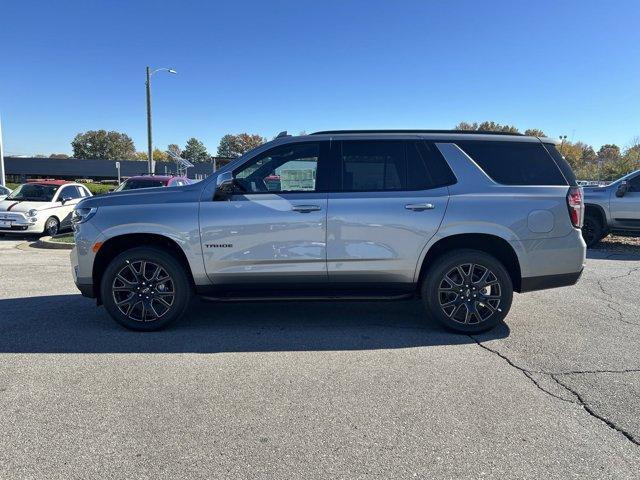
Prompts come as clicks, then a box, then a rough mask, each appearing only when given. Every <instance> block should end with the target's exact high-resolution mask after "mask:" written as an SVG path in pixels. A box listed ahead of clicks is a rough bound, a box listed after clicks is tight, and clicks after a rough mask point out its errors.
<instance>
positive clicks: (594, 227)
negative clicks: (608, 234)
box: [582, 214, 605, 248]
mask: <svg viewBox="0 0 640 480" xmlns="http://www.w3.org/2000/svg"><path fill="white" fill-rule="evenodd" d="M604 236H605V231H604V228H603V226H602V222H601V221H600V219H599V218H598V217H597V216H595V215H593V214H587V215H585V216H584V225H583V226H582V238H583V239H584V241H585V243H586V244H587V247H589V248H591V247H593V246H594V245H596V244H597V243H598V242H599V241H600V240H602V239H603V238H604Z"/></svg>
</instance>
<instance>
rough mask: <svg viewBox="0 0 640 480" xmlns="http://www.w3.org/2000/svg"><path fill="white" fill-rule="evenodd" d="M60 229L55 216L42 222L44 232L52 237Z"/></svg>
mask: <svg viewBox="0 0 640 480" xmlns="http://www.w3.org/2000/svg"><path fill="white" fill-rule="evenodd" d="M59 230H60V222H59V221H58V219H57V218H56V217H49V218H47V221H46V222H44V233H45V234H46V235H49V236H50V237H53V236H55V235H57V234H58V231H59Z"/></svg>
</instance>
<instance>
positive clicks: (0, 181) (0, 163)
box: [0, 118, 5, 187]
mask: <svg viewBox="0 0 640 480" xmlns="http://www.w3.org/2000/svg"><path fill="white" fill-rule="evenodd" d="M0 185H2V186H3V187H4V186H5V184H4V150H3V149H2V118H0Z"/></svg>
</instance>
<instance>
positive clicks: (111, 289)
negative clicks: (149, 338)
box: [100, 247, 192, 332]
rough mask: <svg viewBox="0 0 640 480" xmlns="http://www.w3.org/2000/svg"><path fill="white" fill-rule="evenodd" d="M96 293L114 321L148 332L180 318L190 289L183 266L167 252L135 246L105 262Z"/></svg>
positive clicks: (185, 307)
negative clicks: (99, 295)
mask: <svg viewBox="0 0 640 480" xmlns="http://www.w3.org/2000/svg"><path fill="white" fill-rule="evenodd" d="M155 267H158V268H159V270H158V269H156V268H155ZM100 294H101V298H102V302H103V304H104V306H105V308H106V309H107V311H108V312H109V315H111V317H112V318H113V319H114V320H115V321H116V322H118V323H119V324H120V325H122V326H124V327H126V328H128V329H130V330H137V331H145V332H149V331H155V330H160V329H162V328H164V327H166V326H167V325H169V324H170V323H171V322H174V321H175V320H178V319H179V318H180V317H182V316H183V315H184V313H185V311H186V310H187V307H188V306H189V301H190V300H191V295H192V288H191V283H190V282H189V278H188V276H187V272H186V271H185V269H184V267H183V266H182V264H181V263H180V262H179V261H178V260H176V259H175V258H174V257H173V256H171V255H170V254H169V253H168V252H166V251H164V250H161V249H159V248H155V247H137V248H132V249H131V250H127V251H125V252H123V253H121V254H120V255H118V256H117V257H115V258H114V259H113V260H112V261H111V263H109V265H108V266H107V268H106V270H105V272H104V274H103V275H102V280H101V282H100ZM150 297H151V298H150ZM126 300H130V301H129V302H126ZM117 302H118V303H117Z"/></svg>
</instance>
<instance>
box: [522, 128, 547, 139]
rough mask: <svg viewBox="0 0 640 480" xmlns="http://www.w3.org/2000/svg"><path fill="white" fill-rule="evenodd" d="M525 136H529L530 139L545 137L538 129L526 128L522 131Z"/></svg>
mask: <svg viewBox="0 0 640 480" xmlns="http://www.w3.org/2000/svg"><path fill="white" fill-rule="evenodd" d="M524 134H525V135H529V136H531V137H546V135H545V134H544V132H543V131H542V130H540V129H538V128H527V129H526V130H525V131H524Z"/></svg>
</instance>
